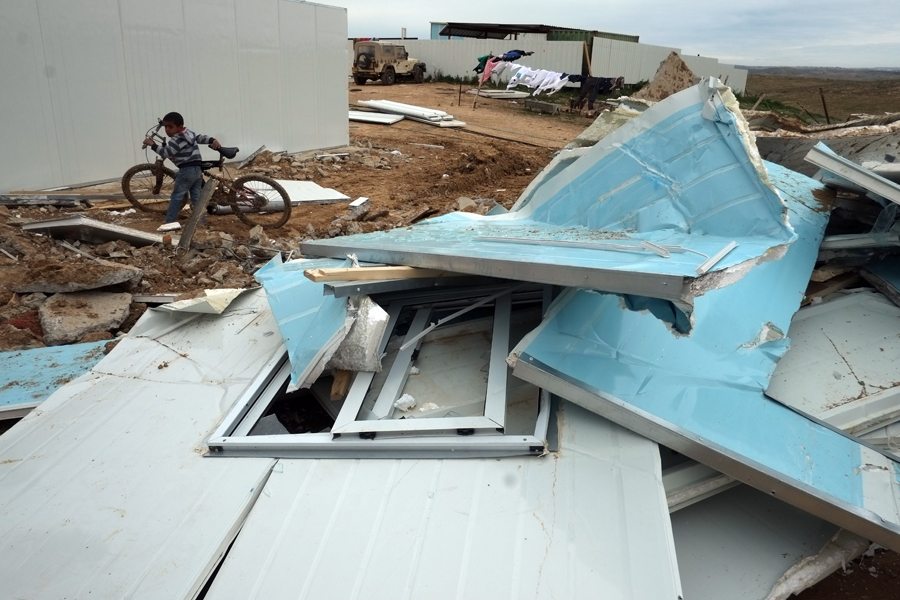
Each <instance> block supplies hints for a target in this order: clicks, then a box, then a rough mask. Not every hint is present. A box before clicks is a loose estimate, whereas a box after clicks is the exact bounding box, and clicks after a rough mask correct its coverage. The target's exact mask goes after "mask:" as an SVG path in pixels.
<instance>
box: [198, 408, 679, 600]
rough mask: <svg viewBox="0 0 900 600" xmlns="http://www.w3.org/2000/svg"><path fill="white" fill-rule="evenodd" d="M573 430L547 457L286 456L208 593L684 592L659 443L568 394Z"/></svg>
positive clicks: (563, 431)
mask: <svg viewBox="0 0 900 600" xmlns="http://www.w3.org/2000/svg"><path fill="white" fill-rule="evenodd" d="M559 432H560V450H559V452H558V453H553V454H550V455H547V456H544V457H526V458H510V459H502V460H493V459H473V460H452V459H451V460H379V459H364V460H330V459H322V460H295V459H294V460H292V459H282V460H281V461H279V463H278V465H276V466H275V468H274V469H273V473H272V476H271V478H270V479H269V481H268V482H267V483H266V487H265V488H264V489H263V492H262V494H261V495H260V499H259V501H258V502H257V505H256V506H255V507H254V509H253V510H252V511H251V514H250V516H249V517H248V519H247V522H246V524H245V525H244V528H243V529H242V530H241V533H240V535H239V536H238V539H237V540H236V542H235V545H234V546H233V547H232V549H231V551H230V552H229V554H228V556H227V558H226V559H225V561H224V563H223V565H222V567H221V569H220V570H219V573H218V574H217V576H216V578H215V580H214V582H213V585H212V587H211V589H210V590H209V593H208V594H207V598H208V599H209V600H221V599H224V598H235V599H238V598H239V599H241V600H246V599H248V598H266V599H267V600H277V599H280V598H285V599H287V598H290V599H298V598H343V599H351V598H429V599H432V600H439V599H443V598H524V597H538V598H551V597H554V598H567V599H577V598H598V597H603V598H606V599H610V600H615V599H626V598H628V599H633V598H654V599H660V600H665V599H671V600H674V599H675V598H679V597H680V596H681V593H680V589H679V588H680V586H679V583H678V575H677V569H676V565H675V559H674V553H673V545H672V538H671V529H670V526H669V519H668V514H667V513H668V511H667V508H666V502H665V496H664V491H663V488H662V481H661V475H660V465H659V453H658V451H657V448H656V445H655V444H653V443H652V442H649V441H647V440H646V439H644V438H641V437H640V436H636V435H633V434H630V433H628V432H627V431H625V430H624V429H621V428H619V427H617V426H615V425H612V424H610V423H609V422H607V421H605V420H604V419H602V418H599V417H596V416H594V415H591V414H590V413H588V412H586V411H584V410H582V409H580V408H578V407H576V406H574V405H571V404H567V403H566V404H563V407H562V409H561V413H560V423H559ZM648 573H652V576H648Z"/></svg>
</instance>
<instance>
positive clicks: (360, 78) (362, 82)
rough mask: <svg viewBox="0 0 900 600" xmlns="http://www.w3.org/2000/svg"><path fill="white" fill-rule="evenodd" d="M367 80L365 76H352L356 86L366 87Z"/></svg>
mask: <svg viewBox="0 0 900 600" xmlns="http://www.w3.org/2000/svg"><path fill="white" fill-rule="evenodd" d="M368 79H369V78H368V77H366V76H365V75H354V76H353V81H355V82H356V85H366V81H367V80H368Z"/></svg>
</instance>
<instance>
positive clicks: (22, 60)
mask: <svg viewBox="0 0 900 600" xmlns="http://www.w3.org/2000/svg"><path fill="white" fill-rule="evenodd" d="M346 39H347V11H346V9H344V8H336V7H329V6H322V5H317V4H310V3H307V2H298V1H296V0H155V1H154V2H146V1H144V0H83V1H80V2H65V1H63V0H17V1H16V2H4V3H2V4H0V76H2V78H3V81H4V82H6V85H5V89H4V92H3V94H0V127H2V129H3V132H4V141H5V143H4V144H0V190H13V189H26V188H27V189H35V188H44V187H53V186H59V185H66V184H74V183H80V182H87V181H94V180H101V179H108V178H114V177H117V176H118V175H120V174H121V173H123V172H124V171H125V170H126V169H127V168H128V167H130V166H131V165H133V164H136V163H138V162H144V161H145V160H146V156H145V153H144V152H143V151H141V150H140V141H141V139H142V137H143V134H144V132H145V131H146V130H147V129H148V128H149V127H150V126H152V125H153V124H155V122H156V118H157V117H160V116H162V115H163V114H165V113H166V112H168V111H170V110H177V111H178V112H181V113H182V114H183V115H184V116H185V121H186V124H187V125H188V126H189V127H191V128H192V129H195V130H197V131H200V132H203V133H209V134H211V135H215V136H216V137H219V138H221V139H222V141H223V142H224V143H225V144H226V145H230V146H240V147H241V154H240V155H239V156H241V155H247V154H249V153H250V152H252V151H253V150H255V149H256V148H258V147H259V146H261V145H263V144H265V145H266V146H267V147H268V148H270V149H273V150H275V149H279V150H280V149H284V150H290V151H298V150H305V149H310V148H321V147H329V146H338V145H343V144H346V143H347V141H348V127H347V116H346V107H347V102H348V98H347V86H346V80H345V78H344V76H343V75H344V73H345V71H344V65H346V64H347V57H346ZM214 155H215V154H214V153H213V155H212V156H214Z"/></svg>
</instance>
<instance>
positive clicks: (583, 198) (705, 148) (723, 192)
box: [302, 84, 795, 297]
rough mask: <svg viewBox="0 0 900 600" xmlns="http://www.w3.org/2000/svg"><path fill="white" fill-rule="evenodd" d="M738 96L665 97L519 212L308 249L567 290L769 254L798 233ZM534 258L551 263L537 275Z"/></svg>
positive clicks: (452, 218) (461, 216) (702, 91)
mask: <svg viewBox="0 0 900 600" xmlns="http://www.w3.org/2000/svg"><path fill="white" fill-rule="evenodd" d="M728 97H730V92H727V93H723V92H722V91H721V90H719V89H717V88H715V87H711V86H710V85H709V84H705V85H704V84H700V85H698V86H694V87H692V88H689V89H688V90H685V91H683V92H680V93H679V94H676V95H675V96H672V97H671V98H669V99H668V100H666V101H665V102H661V103H659V104H657V105H656V106H654V107H652V108H650V109H648V110H647V111H646V112H644V113H643V114H642V115H641V116H640V117H637V118H635V119H633V120H632V121H630V122H628V123H626V124H625V125H623V126H622V127H621V128H620V129H618V130H616V131H615V132H613V133H612V134H610V135H609V136H607V137H605V138H603V139H602V140H600V142H598V143H597V145H596V146H594V147H593V148H591V149H590V150H589V151H587V152H586V153H585V154H584V155H583V156H581V157H580V158H578V159H577V160H574V161H572V163H571V164H569V165H568V166H567V167H566V168H565V169H563V170H562V171H561V172H559V173H558V174H556V175H555V176H553V177H550V178H548V179H547V180H546V181H545V182H544V183H543V184H542V185H541V186H540V187H538V188H537V189H535V191H534V193H533V194H532V195H531V197H530V198H529V200H528V202H527V203H525V204H524V205H523V206H521V207H520V208H519V209H518V210H516V211H511V212H509V213H506V214H501V215H493V216H481V215H475V214H470V213H452V214H449V215H444V216H442V217H438V218H435V219H431V220H428V221H423V222H422V223H419V224H416V225H412V226H410V227H405V228H400V229H394V230H391V231H380V232H374V233H366V234H357V235H350V236H344V237H340V238H335V239H332V240H317V241H312V242H306V243H304V244H303V245H302V249H303V252H304V253H305V254H307V255H318V256H335V257H339V256H344V255H345V254H346V253H347V252H355V253H356V254H357V255H358V256H359V257H360V259H364V260H369V261H382V262H389V263H392V264H406V265H411V266H419V267H431V268H443V269H448V270H454V271H457V272H466V273H475V274H480V275H492V276H496V277H508V278H515V279H523V280H532V281H538V282H541V283H558V284H561V285H572V284H573V280H572V278H568V279H567V278H565V277H562V275H563V274H565V273H566V271H567V269H569V270H571V269H576V270H584V271H587V270H594V271H600V270H608V271H612V272H617V273H626V272H627V273H634V274H646V275H661V276H676V277H684V278H693V277H696V276H697V268H698V267H699V266H700V265H702V264H703V263H704V262H706V261H707V259H708V258H709V257H710V256H713V255H715V254H716V253H717V252H719V251H720V250H722V249H723V248H724V247H725V246H727V245H728V244H729V243H730V242H736V243H737V247H736V248H735V249H734V250H733V251H731V252H730V253H729V254H727V256H725V257H723V258H722V259H721V260H720V261H719V262H718V263H716V264H715V266H714V267H713V269H719V270H721V269H724V268H727V267H730V266H734V265H736V264H739V263H741V262H744V261H747V260H751V259H755V258H758V257H760V256H762V255H763V254H765V253H766V252H767V251H769V250H770V249H771V248H773V247H775V246H777V245H782V244H787V243H790V242H791V241H792V240H793V239H794V237H795V235H794V232H793V230H792V228H791V227H790V225H789V224H788V223H787V219H786V208H785V205H784V202H783V200H782V199H781V198H780V197H779V196H778V194H777V193H776V192H775V190H774V189H773V188H772V187H771V185H770V184H769V182H768V180H767V177H766V175H765V169H764V167H763V163H762V161H761V160H759V156H758V153H757V152H756V149H755V147H753V146H752V142H750V141H749V138H748V136H747V135H746V134H745V132H743V131H742V129H741V123H742V121H741V120H740V119H738V118H737V117H736V116H735V114H734V113H733V112H732V109H733V105H732V104H730V103H729V102H728ZM644 242H651V243H653V244H656V245H658V246H666V247H669V248H670V249H671V250H672V251H671V254H670V255H669V256H660V255H659V254H657V253H654V252H653V251H651V250H648V249H647V247H646V245H643V246H642V243H644ZM604 244H605V245H607V248H604V247H603V245H604ZM609 244H619V245H622V246H627V247H628V248H625V249H623V248H618V249H615V250H614V249H609V248H608V245H609ZM579 245H580V246H581V247H578V246H579ZM532 265H542V266H547V267H550V269H548V270H546V271H543V272H541V273H540V274H538V273H536V270H535V269H532V268H530V266H532ZM548 273H549V274H548ZM554 273H558V274H560V278H559V280H556V281H553V280H552V279H553V277H554V275H553V274H554ZM585 280H586V281H588V282H589V284H587V285H586V287H593V288H594V289H605V290H606V291H623V290H621V289H613V288H604V287H602V282H601V283H599V284H598V285H590V283H596V281H595V280H592V279H591V278H590V277H589V276H587V277H586V279H585ZM656 297H666V296H664V295H660V296H656Z"/></svg>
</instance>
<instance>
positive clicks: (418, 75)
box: [412, 65, 425, 83]
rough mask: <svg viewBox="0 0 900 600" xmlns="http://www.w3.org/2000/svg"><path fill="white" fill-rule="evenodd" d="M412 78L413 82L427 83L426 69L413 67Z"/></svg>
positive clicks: (417, 66)
mask: <svg viewBox="0 0 900 600" xmlns="http://www.w3.org/2000/svg"><path fill="white" fill-rule="evenodd" d="M412 76H413V81H415V82H416V83H422V82H423V81H425V69H423V68H422V67H420V66H419V65H416V66H415V67H413V71H412Z"/></svg>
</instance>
